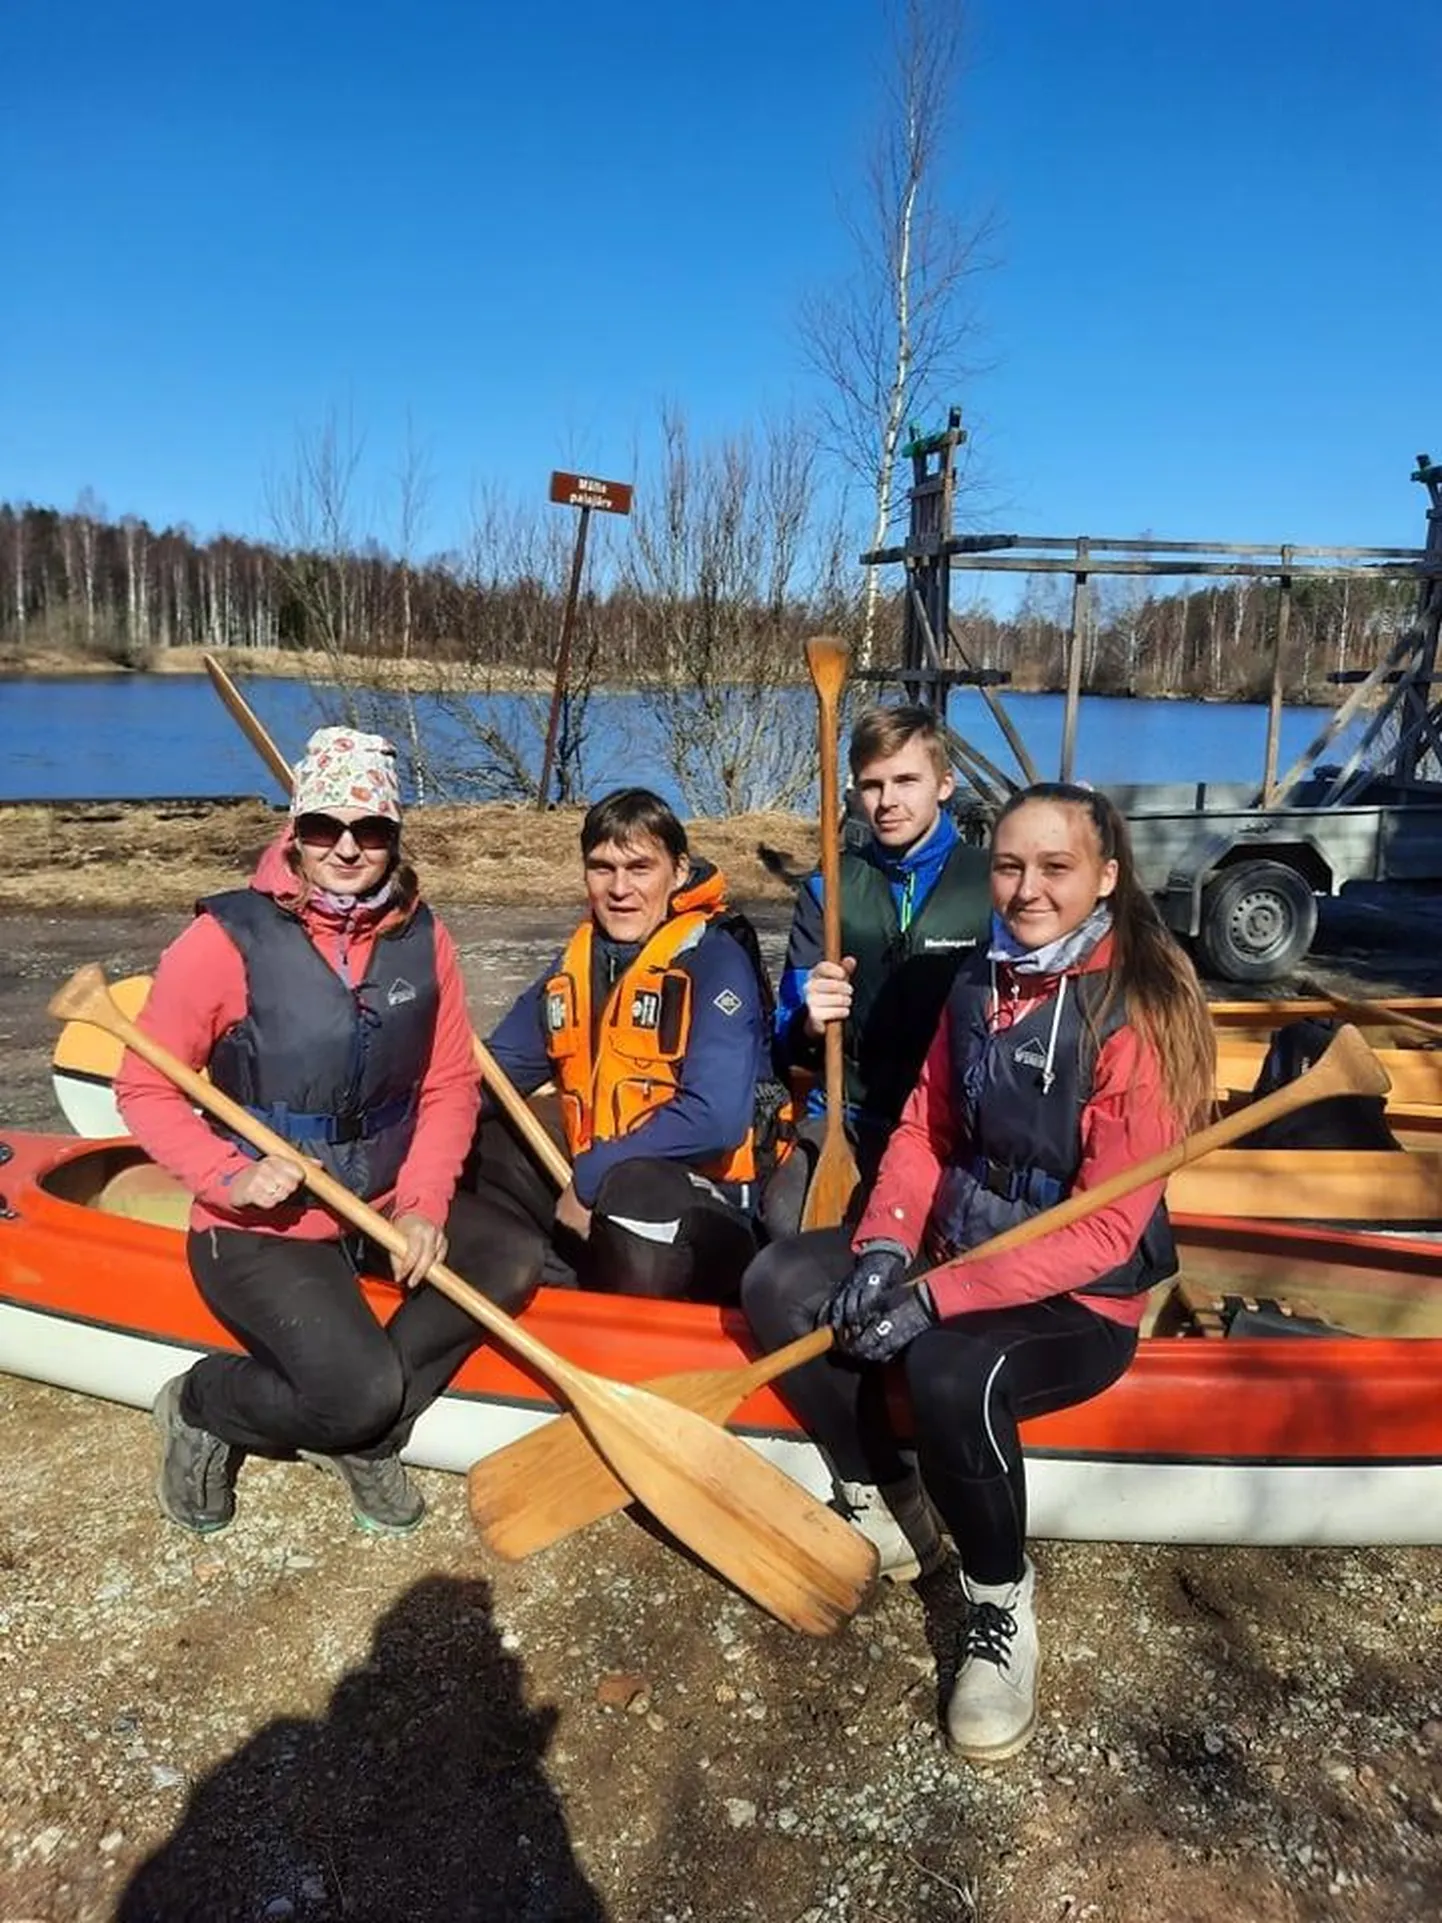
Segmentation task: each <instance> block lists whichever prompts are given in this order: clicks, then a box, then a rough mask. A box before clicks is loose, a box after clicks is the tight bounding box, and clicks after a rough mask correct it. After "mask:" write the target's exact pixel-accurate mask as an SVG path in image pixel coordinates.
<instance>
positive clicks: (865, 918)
mask: <svg viewBox="0 0 1442 1923" xmlns="http://www.w3.org/2000/svg"><path fill="white" fill-rule="evenodd" d="M990 932H991V858H990V856H989V855H988V854H987V852H986V850H985V849H984V848H974V847H972V846H971V845H970V844H969V843H966V842H961V841H959V842H957V844H956V846H955V847H954V848H953V849H952V851H951V853H950V855H948V857H947V859H946V864H945V866H944V867H943V868H942V871H941V873H940V874H939V875H938V876H937V878H936V882H935V885H934V886H933V888H932V890H931V893H930V894H929V895H928V896H927V897H926V900H925V901H924V902H923V903H922V904H921V907H920V909H919V910H918V911H917V913H916V914H915V915H914V916H913V918H912V920H911V923H910V925H909V926H908V927H907V928H906V929H905V931H903V930H902V927H901V924H900V922H899V920H898V919H897V914H896V903H895V902H894V900H893V899H892V894H891V885H890V883H889V882H888V881H887V878H886V875H885V873H884V872H883V871H882V870H881V869H880V868H878V867H877V866H876V864H875V862H874V861H871V860H868V859H867V857H866V856H865V855H863V854H859V853H856V852H854V851H852V850H849V849H847V850H843V852H842V856H841V952H842V954H843V955H854V956H855V957H856V974H855V976H854V978H853V980H854V987H855V994H854V998H853V1000H852V1004H851V1019H850V1020H849V1021H848V1022H847V1024H846V1101H847V1106H848V1107H850V1108H855V1109H856V1110H858V1111H859V1112H860V1114H861V1115H862V1117H864V1118H865V1119H866V1120H869V1121H877V1122H887V1123H895V1122H896V1121H897V1120H898V1119H899V1118H900V1115H901V1110H902V1107H903V1105H904V1104H905V1101H906V1098H907V1096H908V1095H909V1094H910V1093H911V1091H912V1089H913V1088H915V1086H916V1083H917V1080H918V1078H919V1076H920V1074H921V1065H922V1063H923V1062H924V1061H925V1060H926V1053H927V1050H928V1049H929V1048H930V1047H931V1044H932V1041H933V1039H934V1037H935V1035H936V1028H937V1024H938V1022H939V1021H940V1020H941V1011H942V1010H943V1008H945V1006H946V998H947V995H948V994H949V992H950V990H951V984H952V982H953V980H954V979H955V977H956V971H957V969H958V967H959V966H960V965H961V964H962V962H964V961H965V960H966V959H967V957H968V956H969V955H971V954H972V953H974V952H975V950H976V948H977V947H978V945H981V946H984V945H985V943H986V941H987V939H988V937H989V935H990Z"/></svg>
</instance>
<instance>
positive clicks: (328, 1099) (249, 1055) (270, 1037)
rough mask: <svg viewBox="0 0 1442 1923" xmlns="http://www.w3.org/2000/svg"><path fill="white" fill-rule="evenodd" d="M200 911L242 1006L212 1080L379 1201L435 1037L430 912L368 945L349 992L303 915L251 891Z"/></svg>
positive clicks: (218, 1049) (218, 1048) (220, 898)
mask: <svg viewBox="0 0 1442 1923" xmlns="http://www.w3.org/2000/svg"><path fill="white" fill-rule="evenodd" d="M199 912H203V913H205V914H209V915H213V916H214V918H215V919H216V921H218V922H219V923H220V925H221V927H222V928H223V929H224V930H225V932H226V934H227V935H228V936H229V937H230V939H231V940H232V941H233V942H234V943H235V945H236V947H237V948H238V949H239V950H240V954H241V959H242V960H243V962H244V963H245V979H246V998H247V1002H248V1004H249V1006H248V1010H247V1013H246V1015H245V1017H244V1019H243V1020H242V1021H239V1022H237V1023H236V1024H235V1025H234V1026H233V1027H232V1028H229V1029H227V1031H226V1032H225V1034H224V1035H222V1036H221V1037H220V1039H219V1040H218V1041H217V1043H216V1045H215V1047H214V1049H213V1050H212V1052H211V1057H210V1078H211V1080H212V1081H213V1082H214V1083H215V1085H216V1087H217V1088H220V1089H223V1090H224V1091H225V1093H226V1094H227V1095H229V1096H231V1097H232V1098H233V1099H234V1100H235V1101H237V1102H240V1103H242V1104H243V1105H244V1106H245V1107H246V1108H248V1109H249V1110H250V1112H251V1113H252V1114H253V1115H256V1116H258V1117H259V1118H260V1120H261V1121H263V1122H265V1123H266V1124H267V1125H268V1126H269V1127H271V1128H273V1129H274V1130H275V1132H276V1134H277V1135H281V1136H284V1138H285V1139H286V1141H288V1142H293V1143H294V1144H295V1146H296V1147H297V1148H298V1149H300V1150H302V1151H303V1153H305V1154H306V1155H310V1156H313V1157H314V1158H315V1159H316V1160H317V1161H318V1162H320V1163H321V1164H322V1165H323V1166H324V1167H325V1168H327V1169H329V1170H330V1172H331V1174H332V1175H334V1176H336V1177H338V1178H339V1180H340V1181H342V1182H344V1183H345V1185H346V1187H347V1188H348V1189H350V1190H351V1191H352V1192H353V1193H354V1194H357V1195H360V1196H363V1197H365V1198H366V1199H368V1200H369V1199H370V1198H372V1197H374V1196H377V1195H383V1194H384V1193H385V1192H386V1191H387V1190H388V1189H391V1188H393V1187H394V1186H395V1180H396V1176H397V1175H398V1174H399V1172H400V1167H401V1164H402V1162H403V1161H404V1160H405V1157H406V1152H407V1150H408V1149H409V1148H410V1145H411V1138H412V1136H413V1135H414V1133H415V1120H416V1100H417V1089H418V1087H419V1084H420V1081H421V1078H422V1076H423V1075H424V1073H425V1069H426V1064H427V1062H428V1061H429V1059H430V1052H431V1043H432V1040H433V1038H434V1035H435V1028H436V1013H437V1009H438V1007H439V1004H440V989H439V985H438V982H437V979H436V939H435V924H434V921H433V919H432V916H431V913H430V910H429V909H428V908H426V907H425V906H424V905H422V906H420V907H418V908H417V909H416V911H415V913H414V914H413V915H412V916H411V917H410V918H409V919H408V920H407V921H406V922H405V924H404V925H403V926H402V927H400V928H397V929H396V930H395V932H394V933H392V934H386V935H383V936H382V937H381V938H380V939H379V940H378V941H376V942H375V943H374V944H373V945H372V947H371V952H370V958H369V961H368V962H367V965H366V972H365V977H364V979H363V980H362V981H360V982H358V983H356V985H355V986H354V987H353V988H352V987H349V986H348V985H347V984H346V983H345V982H344V981H343V980H342V979H341V977H340V976H339V975H338V974H337V973H336V971H335V969H334V968H332V966H331V965H330V963H329V962H328V961H327V960H326V958H325V956H324V955H322V954H321V953H320V952H319V950H318V949H317V948H316V947H315V945H314V943H313V942H312V941H311V939H310V937H309V935H308V934H307V933H306V931H305V928H304V927H303V925H302V924H301V922H300V921H299V920H298V918H297V917H296V916H295V915H293V914H291V913H290V912H289V911H288V910H286V909H284V908H282V907H281V906H280V905H279V904H278V903H277V902H276V901H274V900H273V899H272V898H271V897H270V896H269V895H265V894H262V893H261V892H260V891H259V890H258V889H254V888H238V889H235V890H233V891H231V892H228V893H226V894H222V895H211V896H209V897H208V898H207V899H206V900H204V901H202V902H201V903H200V904H199Z"/></svg>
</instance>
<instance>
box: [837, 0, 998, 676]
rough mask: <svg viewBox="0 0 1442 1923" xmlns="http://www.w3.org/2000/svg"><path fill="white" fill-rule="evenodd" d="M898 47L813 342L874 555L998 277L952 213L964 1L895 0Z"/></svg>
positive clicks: (982, 231) (869, 601) (966, 371)
mask: <svg viewBox="0 0 1442 1923" xmlns="http://www.w3.org/2000/svg"><path fill="white" fill-rule="evenodd" d="M882 9H883V13H884V17H885V20H886V27H887V33H888V37H889V40H890V53H889V61H888V69H887V78H886V81H885V93H884V98H883V103H882V106H881V110H880V114H879V118H878V124H877V128H876V133H875V136H874V138H873V142H872V145H871V149H870V152H869V154H868V156H867V158H866V162H865V166H864V178H863V184H862V188H861V191H860V193H859V194H857V195H856V196H855V198H854V199H853V198H851V197H850V196H848V199H847V201H846V203H845V205H844V209H843V213H842V219H843V222H844V224H845V227H846V231H847V234H848V236H849V238H850V241H851V246H852V250H853V254H854V265H853V268H852V271H851V273H850V275H849V276H848V278H847V279H846V280H845V281H843V282H842V283H841V284H840V285H838V286H836V287H833V288H831V289H830V290H827V291H825V292H821V293H817V294H814V295H812V296H811V297H809V298H808V299H807V300H806V301H805V302H804V303H803V305H802V309H801V315H800V330H801V341H802V347H803V350H804V352H805V354H806V357H807V359H808V360H809V361H810V363H811V365H812V366H813V367H814V368H815V369H816V371H817V372H818V373H819V374H820V375H821V376H822V379H823V381H824V383H825V393H824V397H823V399H822V401H821V412H822V419H823V423H824V430H825V435H826V439H827V441H828V443H829V445H830V449H831V452H832V453H833V455H834V456H835V457H836V458H837V459H838V461H839V462H840V464H841V467H842V469H843V471H844V472H845V473H847V474H849V475H850V476H852V477H853V479H854V480H855V481H857V482H859V483H860V485H861V486H862V487H863V488H864V490H865V492H866V496H867V500H868V508H869V522H870V540H869V542H868V545H869V546H870V547H873V548H875V547H880V546H881V545H882V543H883V541H884V540H885V538H886V532H887V529H888V528H889V527H890V526H891V525H892V523H893V521H894V519H895V516H896V513H897V510H898V506H899V495H900V486H899V479H898V463H899V457H900V452H901V446H902V436H903V434H904V432H905V430H906V428H907V425H908V423H909V422H912V421H915V420H917V419H918V418H919V417H921V416H922V415H924V414H926V413H928V412H930V411H931V410H932V409H934V408H935V407H937V406H938V405H940V404H941V403H942V402H954V401H955V400H956V398H957V394H958V391H959V389H960V388H961V386H962V385H963V384H964V382H965V381H966V380H967V379H968V378H969V376H970V375H971V374H973V373H974V372H975V367H974V366H973V365H971V364H969V362H968V360H967V358H966V349H967V344H968V342H969V340H970V339H971V337H972V335H973V334H974V332H975V322H974V316H973V313H972V310H971V307H970V304H969V301H968V298H967V291H968V282H969V281H970V279H971V277H972V275H973V274H975V273H976V272H977V271H978V270H979V269H980V268H981V267H983V266H985V265H986V264H987V262H986V260H985V258H984V252H985V246H986V243H987V241H988V239H989V237H990V233H991V223H990V221H988V220H982V221H980V222H976V223H973V224H967V223H966V222H964V221H963V220H962V219H961V217H960V216H959V215H958V214H956V213H955V212H954V211H953V210H952V209H950V208H949V207H948V206H947V205H946V202H945V199H944V194H943V189H942V185H941V163H942V159H943V150H944V146H945V140H946V135H947V131H948V125H949V122H950V120H951V117H952V111H953V107H954V102H955V95H956V89H957V83H958V79H959V73H960V65H961V22H962V11H961V6H960V4H959V0H882ZM880 594H881V583H880V581H879V579H878V578H877V571H876V569H875V568H872V569H869V570H868V573H867V581H866V592H865V607H864V619H863V626H862V636H861V650H860V651H861V656H862V660H863V663H864V664H866V665H870V662H871V656H872V652H873V642H874V637H875V633H876V622H877V604H878V600H879V597H880Z"/></svg>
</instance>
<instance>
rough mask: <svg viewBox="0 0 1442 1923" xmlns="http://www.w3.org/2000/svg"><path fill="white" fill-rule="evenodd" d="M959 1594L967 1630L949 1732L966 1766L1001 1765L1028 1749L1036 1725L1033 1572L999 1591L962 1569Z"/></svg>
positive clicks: (949, 1709) (949, 1712) (999, 1586)
mask: <svg viewBox="0 0 1442 1923" xmlns="http://www.w3.org/2000/svg"><path fill="white" fill-rule="evenodd" d="M961 1588H962V1594H963V1595H964V1596H965V1597H966V1604H967V1611H966V1626H965V1628H964V1629H963V1630H962V1632H961V1647H960V1651H959V1654H960V1656H961V1667H960V1669H959V1670H958V1671H957V1677H956V1684H955V1687H954V1688H953V1689H952V1692H951V1701H950V1702H949V1703H948V1704H947V1706H946V1734H947V1737H948V1739H949V1741H950V1743H951V1747H952V1749H953V1751H954V1752H955V1753H956V1755H958V1756H964V1757H965V1758H966V1760H967V1761H968V1762H969V1763H999V1762H1002V1761H1003V1760H1004V1759H1005V1758H1006V1757H1008V1756H1015V1755H1016V1753H1017V1751H1018V1750H1019V1749H1024V1748H1025V1747H1026V1745H1027V1744H1028V1743H1029V1742H1030V1740H1031V1733H1032V1730H1033V1729H1034V1728H1035V1727H1036V1672H1037V1667H1038V1664H1039V1662H1040V1660H1041V1659H1040V1655H1039V1653H1038V1650H1037V1640H1036V1610H1035V1608H1034V1607H1033V1600H1032V1599H1033V1594H1034V1592H1035V1588H1036V1571H1035V1569H1033V1567H1032V1565H1031V1563H1030V1562H1028V1563H1027V1564H1026V1569H1025V1573H1024V1574H1023V1576H1022V1578H1021V1581H1020V1582H1013V1583H1000V1584H997V1585H988V1584H986V1583H979V1582H972V1581H971V1579H970V1578H969V1577H968V1576H967V1575H966V1573H965V1571H963V1572H962V1578H961Z"/></svg>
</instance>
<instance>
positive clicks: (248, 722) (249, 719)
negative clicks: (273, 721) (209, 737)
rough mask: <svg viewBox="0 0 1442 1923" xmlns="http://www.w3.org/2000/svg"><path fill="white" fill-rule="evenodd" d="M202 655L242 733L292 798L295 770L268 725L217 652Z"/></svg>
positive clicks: (218, 692)
mask: <svg viewBox="0 0 1442 1923" xmlns="http://www.w3.org/2000/svg"><path fill="white" fill-rule="evenodd" d="M200 658H201V660H202V661H203V662H204V663H205V672H206V673H207V674H208V675H209V676H210V681H211V686H212V687H213V688H214V689H215V692H216V693H217V694H218V695H219V696H220V698H221V700H222V701H223V702H224V703H225V705H226V707H227V708H228V709H229V710H230V713H231V715H232V717H233V718H234V720H235V721H236V722H237V724H238V725H239V727H240V731H241V733H242V734H243V735H244V736H245V738H246V740H247V741H248V742H249V743H250V745H251V747H252V748H254V749H255V751H256V753H257V754H258V755H259V756H260V758H261V760H262V761H263V762H264V763H265V765H266V767H267V768H269V769H270V772H271V773H272V774H273V775H274V776H275V778H276V780H277V782H278V783H279V784H280V786H281V787H282V788H283V789H284V790H285V797H286V800H287V801H289V799H290V796H291V791H292V789H293V788H294V785H295V774H294V772H293V771H292V769H291V765H290V763H289V762H288V761H287V760H286V758H285V756H284V755H283V754H282V753H281V751H280V749H279V748H277V747H276V745H275V743H274V741H272V740H271V738H270V736H269V735H268V734H267V733H266V731H265V729H264V728H263V727H262V726H261V725H260V722H259V721H258V720H257V719H256V717H255V716H254V715H253V714H252V713H251V710H250V706H249V704H248V703H247V701H246V699H245V696H244V695H243V694H242V693H241V692H240V689H239V688H237V687H236V685H235V683H234V682H233V681H232V680H231V678H230V676H229V675H228V674H227V673H226V672H225V669H224V668H223V667H221V665H220V663H219V662H218V661H217V660H216V658H215V656H214V655H213V654H203V655H202V656H201V657H200Z"/></svg>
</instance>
